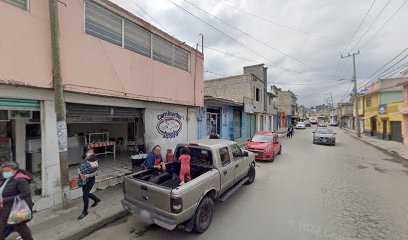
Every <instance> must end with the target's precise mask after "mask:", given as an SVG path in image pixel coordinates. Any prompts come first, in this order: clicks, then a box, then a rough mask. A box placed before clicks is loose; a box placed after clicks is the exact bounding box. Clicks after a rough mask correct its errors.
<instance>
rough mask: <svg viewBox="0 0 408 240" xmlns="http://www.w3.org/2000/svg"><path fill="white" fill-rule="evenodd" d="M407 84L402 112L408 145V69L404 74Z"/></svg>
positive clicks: (405, 142) (405, 138)
mask: <svg viewBox="0 0 408 240" xmlns="http://www.w3.org/2000/svg"><path fill="white" fill-rule="evenodd" d="M402 74H403V76H404V78H405V80H406V82H405V85H404V90H403V99H404V102H403V105H402V110H401V113H402V114H403V121H404V126H405V136H404V144H405V145H408V69H407V70H406V71H404V72H402Z"/></svg>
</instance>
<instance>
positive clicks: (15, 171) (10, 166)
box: [0, 161, 34, 240]
mask: <svg viewBox="0 0 408 240" xmlns="http://www.w3.org/2000/svg"><path fill="white" fill-rule="evenodd" d="M1 170H2V176H3V181H2V183H1V185H0V206H1V207H0V213H1V218H0V219H1V222H0V239H1V240H3V239H6V238H7V237H8V235H10V233H11V232H12V231H16V232H18V234H19V235H20V236H21V238H22V239H23V240H32V239H33V237H32V235H31V230H30V228H28V226H27V222H28V221H30V220H31V219H30V220H28V221H24V222H21V223H18V224H13V225H9V224H7V221H8V218H9V216H10V212H11V209H12V208H13V204H14V200H15V199H16V197H19V198H20V199H21V200H24V201H25V202H26V203H27V205H28V207H29V208H30V211H32V207H33V205H34V204H33V201H32V199H31V193H30V186H29V184H30V183H31V181H32V178H31V176H30V175H29V174H28V173H26V172H25V171H23V170H21V169H19V167H18V163H16V162H13V161H10V162H5V163H3V165H2V166H1Z"/></svg>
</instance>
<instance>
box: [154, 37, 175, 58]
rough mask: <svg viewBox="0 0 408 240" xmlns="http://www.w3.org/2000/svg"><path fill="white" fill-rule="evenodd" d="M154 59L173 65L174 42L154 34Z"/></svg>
mask: <svg viewBox="0 0 408 240" xmlns="http://www.w3.org/2000/svg"><path fill="white" fill-rule="evenodd" d="M152 47H153V59H154V60H156V61H159V62H162V63H165V64H167V65H170V66H173V44H171V43H170V42H168V41H166V40H164V39H163V38H161V37H159V36H156V35H153V46H152Z"/></svg>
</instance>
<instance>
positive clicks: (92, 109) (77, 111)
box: [67, 103, 142, 118]
mask: <svg viewBox="0 0 408 240" xmlns="http://www.w3.org/2000/svg"><path fill="white" fill-rule="evenodd" d="M141 116H142V109H138V108H123V107H111V106H97V105H87V104H78V103H67V117H70V118H72V117H86V118H89V117H110V118H136V117H141Z"/></svg>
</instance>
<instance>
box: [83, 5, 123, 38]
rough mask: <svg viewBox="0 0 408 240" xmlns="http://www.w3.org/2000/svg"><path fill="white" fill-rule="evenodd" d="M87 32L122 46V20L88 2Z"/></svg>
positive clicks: (86, 13) (86, 15) (86, 12)
mask: <svg viewBox="0 0 408 240" xmlns="http://www.w3.org/2000/svg"><path fill="white" fill-rule="evenodd" d="M85 9H86V10H85V32H86V33H88V34H90V35H92V36H95V37H97V38H100V39H103V40H105V41H108V42H111V43H113V44H116V45H118V46H122V18H121V17H120V16H118V15H116V14H115V13H112V12H111V11H109V10H108V9H106V8H104V7H102V6H99V5H98V4H96V3H94V2H92V1H86V6H85Z"/></svg>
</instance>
